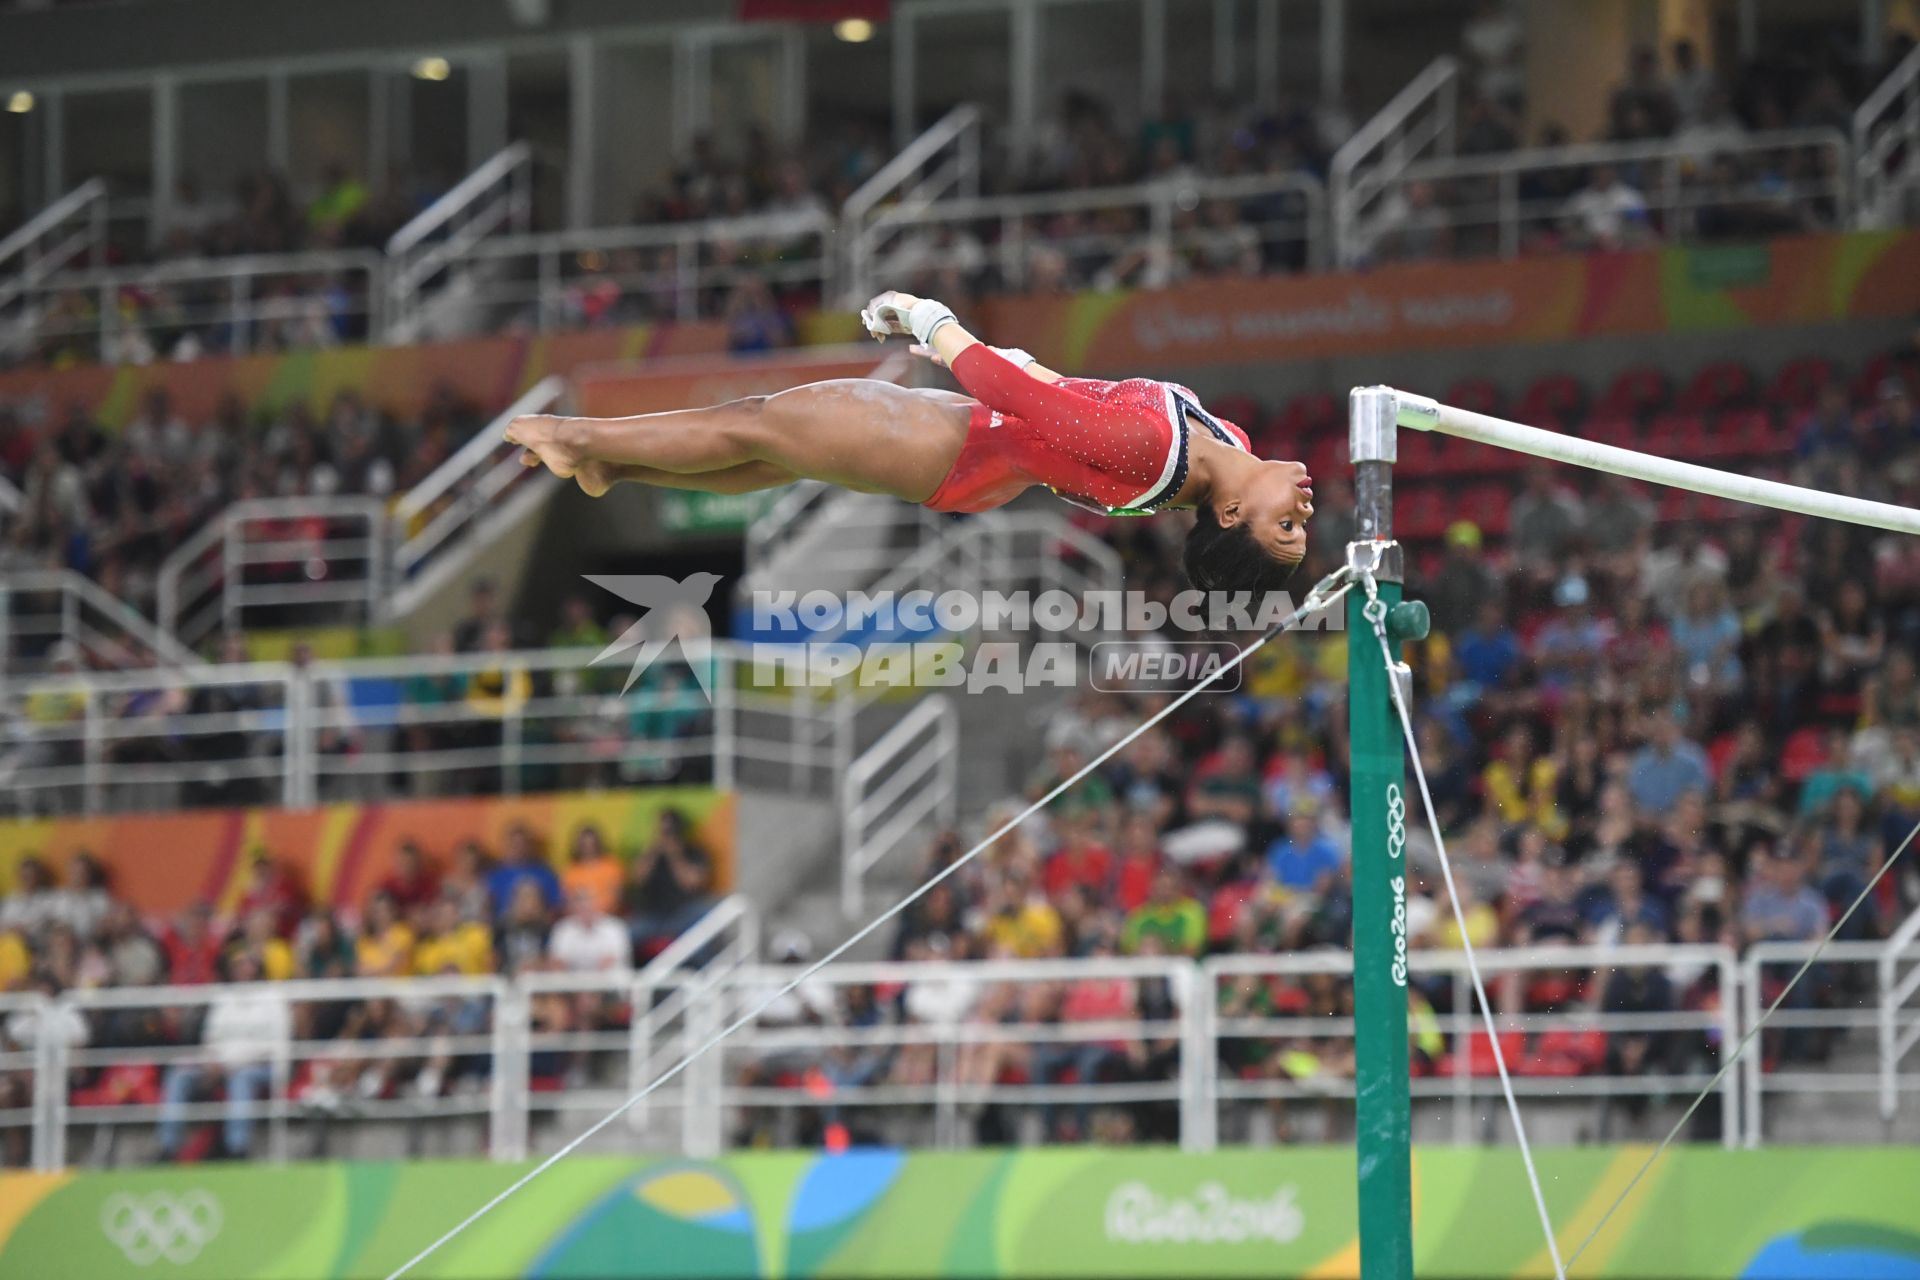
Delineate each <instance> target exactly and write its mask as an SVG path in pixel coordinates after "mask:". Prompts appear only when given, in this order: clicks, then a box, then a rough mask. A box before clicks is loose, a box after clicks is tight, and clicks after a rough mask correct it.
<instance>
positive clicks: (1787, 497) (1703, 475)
mask: <svg viewBox="0 0 1920 1280" xmlns="http://www.w3.org/2000/svg"><path fill="white" fill-rule="evenodd" d="M1393 396H1394V399H1395V407H1396V413H1395V420H1396V421H1397V422H1398V423H1399V424H1400V425H1401V426H1403V427H1412V428H1414V429H1415V430H1417V431H1439V432H1443V433H1445V434H1447V435H1450V436H1459V437H1461V438H1462V439H1464V440H1478V441H1479V442H1480V443H1482V444H1490V445H1494V446H1496V447H1498V448H1501V449H1512V450H1515V451H1516V452H1519V453H1530V454H1532V455H1533V456H1534V457H1536V458H1547V459H1550V460H1552V461H1554V462H1566V463H1571V464H1572V465H1574V466H1576V467H1586V468H1588V469H1590V470H1593V471H1609V472H1612V473H1613V474H1614V475H1619V476H1629V477H1631V478H1633V479H1635V480H1645V481H1648V482H1649V483H1652V484H1661V485H1668V486H1670V487H1672V488H1675V489H1690V490H1692V491H1693V492H1695V493H1706V494H1711V495H1713V496H1714V497H1716V498H1728V499H1731V500H1732V501H1734V502H1749V503H1753V504H1755V505H1757V506H1762V507H1776V508H1778V509H1779V510H1781V511H1797V512H1799V513H1800V514H1802V515H1809V516H1820V517H1822V518H1824V519H1828V520H1844V521H1846V522H1847V523H1848V524H1862V525H1869V526H1871V527H1873V528H1876V529H1890V530H1892V531H1893V532H1895V533H1920V511H1916V510H1914V509H1913V508H1911V507H1896V506H1894V505H1893V504H1892V503H1890V502H1869V501H1867V500H1866V499H1865V498H1849V497H1847V496H1846V495H1844V494H1838V493H1826V492H1823V491H1822V490H1819V489H1805V488H1802V487H1801V486H1799V485H1797V484H1782V483H1780V482H1779V481H1777V480H1762V479H1760V478H1759V477H1757V476H1743V475H1736V474H1735V473H1734V472H1731V471H1719V470H1716V469H1715V468H1713V467H1702V466H1699V465H1697V464H1695V463H1691V462H1680V461H1678V460H1676V459H1673V458H1662V457H1658V456H1656V455H1654V454H1649V453H1636V452H1634V451H1633V450H1632V449H1621V448H1618V447H1616V446H1614V445H1610V444H1601V443H1599V442H1598V441H1596V440H1585V439H1582V438H1581V437H1579V436H1570V435H1563V434H1561V433H1560V432H1557V431H1542V430H1541V429H1540V428H1538V427H1526V426H1522V425H1520V424H1519V423H1517V422H1508V421H1506V420H1505V419H1504V418H1492V417H1488V416H1487V415H1486V414H1484V413H1469V412H1468V411H1467V410H1465V409H1456V408H1454V407H1453V406H1452V405H1446V404H1441V403H1440V402H1439V401H1437V400H1430V399H1428V398H1427V397H1426V396H1417V395H1412V394H1410V393H1408V392H1405V391H1395V392H1393Z"/></svg>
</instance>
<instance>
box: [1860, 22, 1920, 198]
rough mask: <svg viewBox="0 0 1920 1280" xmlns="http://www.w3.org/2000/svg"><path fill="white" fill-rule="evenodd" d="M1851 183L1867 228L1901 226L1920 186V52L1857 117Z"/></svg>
mask: <svg viewBox="0 0 1920 1280" xmlns="http://www.w3.org/2000/svg"><path fill="white" fill-rule="evenodd" d="M1853 153H1854V166H1855V168H1854V174H1853V179H1854V181H1855V182H1856V183H1857V184H1858V189H1859V213H1860V221H1861V224H1862V225H1864V226H1869V227H1887V226H1897V225H1899V224H1900V223H1902V222H1904V221H1906V220H1907V218H1908V216H1909V215H1911V213H1912V212H1913V210H1912V209H1911V208H1910V207H1908V205H1907V202H1908V201H1910V200H1911V199H1912V196H1913V191H1914V187H1915V185H1916V184H1917V183H1920V48H1916V49H1914V50H1912V51H1911V52H1909V53H1908V54H1907V56H1906V57H1904V58H1902V59H1901V60H1900V62H1899V65H1897V66H1896V67H1894V69H1893V70H1892V71H1891V72H1890V73H1888V75H1887V78H1886V79H1885V80H1882V81H1881V82H1880V83H1879V85H1878V86H1876V87H1875V88H1874V90H1873V92H1872V93H1870V94H1868V95H1867V97H1866V100H1865V101H1864V102H1862V103H1861V104H1860V106H1859V109H1858V110H1856V111H1855V112H1854V113H1853Z"/></svg>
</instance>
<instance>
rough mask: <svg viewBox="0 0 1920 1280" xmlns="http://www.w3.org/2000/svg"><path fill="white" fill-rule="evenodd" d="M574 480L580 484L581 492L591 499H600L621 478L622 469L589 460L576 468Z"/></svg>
mask: <svg viewBox="0 0 1920 1280" xmlns="http://www.w3.org/2000/svg"><path fill="white" fill-rule="evenodd" d="M573 478H574V481H575V482H576V483H577V484H579V486H580V492H582V493H584V494H586V495H587V496H588V497H589V498H598V497H601V496H603V495H604V494H605V493H606V492H607V490H609V489H611V488H613V485H614V482H615V481H616V480H618V479H619V478H620V468H619V467H618V466H616V465H614V464H613V463H611V462H602V461H601V460H600V459H598V458H588V459H587V460H586V461H584V462H582V463H580V465H579V466H577V467H575V468H574V471H573Z"/></svg>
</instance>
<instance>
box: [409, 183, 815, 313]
mask: <svg viewBox="0 0 1920 1280" xmlns="http://www.w3.org/2000/svg"><path fill="white" fill-rule="evenodd" d="M838 228H839V222H838V220H837V219H835V218H834V216H833V215H832V214H831V213H829V212H827V210H826V209H825V208H824V207H822V208H820V209H818V210H800V211H795V212H791V213H758V214H751V215H748V216H746V217H740V218H724V219H715V220H702V221H699V222H670V223H663V224H659V225H652V226H633V227H608V228H596V229H585V230H577V231H556V232H549V233H545V234H541V235H512V236H497V237H492V238H489V239H485V240H478V241H475V242H474V243H472V244H470V245H468V246H466V247H465V248H464V249H463V251H462V252H461V254H460V255H459V258H458V262H457V265H458V268H459V269H460V270H461V271H462V272H463V273H465V278H464V280H463V283H462V287H461V289H460V295H459V298H458V300H457V305H458V307H459V308H460V309H461V315H460V317H459V318H457V319H456V318H452V317H449V319H448V321H447V323H445V324H443V325H440V326H439V327H438V329H437V330H436V331H437V332H439V333H441V334H443V335H444V334H447V333H451V332H461V331H465V330H467V329H477V330H479V331H483V332H493V331H495V330H498V329H500V328H502V327H504V326H506V325H508V324H513V323H519V324H523V325H530V326H531V327H533V328H535V329H538V330H539V331H541V332H543V333H544V332H550V331H552V330H555V329H584V328H591V327H593V326H595V325H597V324H605V323H611V322H615V321H625V322H628V323H631V322H635V321H639V320H660V319H677V320H701V319H718V318H723V317H726V316H727V315H728V311H729V307H730V305H731V302H732V299H733V290H734V287H735V285H736V284H738V283H739V281H740V280H741V279H742V278H743V277H751V278H753V279H756V280H759V281H762V282H764V283H765V284H767V285H768V286H769V287H770V288H772V289H775V290H778V291H783V292H784V291H790V290H801V291H803V292H810V293H812V294H813V295H814V296H816V297H818V296H822V295H824V293H825V290H826V287H827V281H828V279H829V277H830V275H831V273H832V258H833V246H834V241H835V233H836V231H837V230H838ZM448 305H449V306H450V307H451V306H453V305H455V304H454V303H452V302H450V303H449V304H448Z"/></svg>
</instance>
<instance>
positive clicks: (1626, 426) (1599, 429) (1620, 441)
mask: <svg viewBox="0 0 1920 1280" xmlns="http://www.w3.org/2000/svg"><path fill="white" fill-rule="evenodd" d="M1574 434H1575V435H1579V436H1584V437H1586V438H1587V439H1589V440H1596V441H1598V442H1599V443H1601V444H1610V445H1613V446H1615V447H1616V448H1621V449H1638V448H1639V447H1640V426H1639V424H1638V423H1636V422H1635V421H1634V420H1633V419H1632V418H1595V419H1593V420H1591V421H1589V422H1587V423H1586V424H1585V425H1583V426H1582V427H1581V428H1580V429H1579V430H1578V431H1576V432H1575V433H1574Z"/></svg>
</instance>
